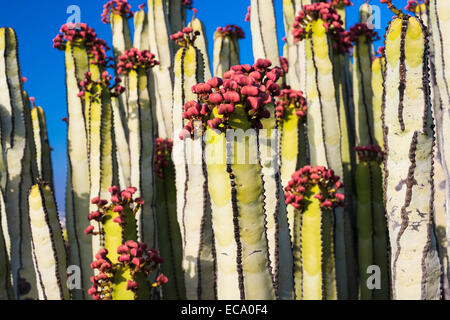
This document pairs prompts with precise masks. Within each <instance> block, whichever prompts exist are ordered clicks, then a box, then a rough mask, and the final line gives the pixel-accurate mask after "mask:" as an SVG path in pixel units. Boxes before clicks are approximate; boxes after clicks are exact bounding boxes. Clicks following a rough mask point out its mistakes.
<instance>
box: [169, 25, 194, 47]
mask: <svg viewBox="0 0 450 320" xmlns="http://www.w3.org/2000/svg"><path fill="white" fill-rule="evenodd" d="M199 35H200V31H195V32H194V29H192V28H191V27H186V28H183V30H181V31H178V32H177V33H174V34H172V35H171V36H170V40H173V41H175V42H176V43H177V44H178V45H179V46H180V47H186V46H188V45H189V44H193V43H194V42H195V39H196V38H197V37H198V36H199Z"/></svg>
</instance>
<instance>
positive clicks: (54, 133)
mask: <svg viewBox="0 0 450 320" xmlns="http://www.w3.org/2000/svg"><path fill="white" fill-rule="evenodd" d="M129 2H130V4H131V5H132V9H133V11H136V10H137V8H138V5H139V4H141V3H143V2H146V1H145V0H129ZM353 2H354V6H353V7H350V8H348V9H347V26H351V25H353V24H354V23H356V22H357V20H358V8H359V6H360V5H361V4H362V3H363V2H364V1H363V0H353ZM104 3H106V0H58V1H54V0H43V1H29V0H15V1H10V2H8V8H7V9H5V10H0V26H2V27H3V26H7V27H12V28H14V29H15V30H16V32H17V34H18V38H19V53H20V62H21V66H22V75H23V76H25V77H27V78H28V82H27V83H26V85H25V89H26V90H27V91H28V92H29V94H30V96H34V97H36V102H37V104H38V105H41V106H42V107H43V108H44V109H45V111H46V115H47V124H48V130H49V139H50V143H51V146H52V147H53V148H54V149H55V150H54V152H53V155H52V156H53V158H52V160H53V168H54V177H55V185H56V187H55V189H56V190H55V193H56V198H57V201H58V205H59V209H60V211H64V194H65V193H64V190H65V180H66V168H67V159H66V124H65V123H64V122H62V121H61V119H62V118H64V117H65V116H66V115H67V108H66V88H65V75H64V73H65V71H64V54H63V53H62V52H59V51H57V50H55V49H53V48H52V39H53V38H54V37H55V35H56V34H57V33H58V31H59V28H60V27H61V25H62V24H64V23H65V22H66V20H67V18H68V17H69V15H68V14H67V13H66V11H67V8H68V7H69V6H70V5H77V6H79V7H80V8H81V20H82V22H86V23H88V24H89V26H91V27H93V28H94V29H96V31H97V33H98V35H99V37H101V38H103V39H105V40H106V41H107V42H108V43H109V44H111V29H110V27H109V25H104V24H103V23H102V22H101V21H100V20H101V18H100V15H101V13H102V8H103V4H104ZM274 3H275V6H276V15H277V23H278V29H277V31H278V35H279V39H280V40H279V41H280V42H281V38H282V37H284V26H283V16H282V14H283V13H282V0H274ZM394 3H395V4H396V5H398V6H399V7H402V8H403V7H404V6H405V5H406V0H396V1H394ZM249 4H250V0H228V1H212V0H194V7H196V8H197V9H198V10H199V12H198V18H200V19H201V20H202V21H203V22H204V23H205V26H206V30H207V36H208V39H209V49H210V56H211V57H212V38H213V34H214V32H215V30H216V28H217V27H219V26H225V25H227V24H236V25H239V26H241V27H242V28H243V29H244V31H245V33H246V35H247V37H246V38H245V39H243V40H241V42H240V48H241V51H240V52H241V63H249V64H252V63H253V55H252V43H251V37H250V24H249V23H247V22H245V21H244V18H245V15H246V12H247V7H248V6H249ZM371 4H374V5H378V6H379V7H380V8H381V29H380V30H377V31H378V32H379V33H380V35H381V36H382V38H383V35H384V29H385V27H386V26H387V23H388V21H389V20H390V19H391V18H392V14H391V12H390V11H389V10H388V9H387V6H386V5H381V4H380V3H379V0H372V1H371ZM188 17H189V18H190V17H191V13H189V16H188ZM382 40H383V39H382ZM379 45H382V41H379V42H378V43H376V46H379ZM280 48H282V46H280Z"/></svg>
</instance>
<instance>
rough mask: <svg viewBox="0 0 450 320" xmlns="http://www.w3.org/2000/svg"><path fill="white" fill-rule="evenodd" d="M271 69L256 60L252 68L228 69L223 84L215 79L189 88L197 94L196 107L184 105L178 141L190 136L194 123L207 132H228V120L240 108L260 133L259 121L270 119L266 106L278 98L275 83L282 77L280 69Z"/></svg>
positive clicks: (241, 66)
mask: <svg viewBox="0 0 450 320" xmlns="http://www.w3.org/2000/svg"><path fill="white" fill-rule="evenodd" d="M271 66H272V63H271V62H270V61H269V60H267V59H259V60H258V61H256V63H255V64H254V65H253V66H251V65H237V66H233V67H231V69H230V70H229V71H227V72H225V74H224V79H223V80H222V79H221V78H217V77H215V78H212V79H211V80H209V81H208V82H207V83H199V84H197V85H195V86H193V87H192V92H194V93H195V94H197V96H198V101H199V102H200V103H199V102H197V101H189V102H187V103H186V104H185V105H184V113H183V118H184V119H186V120H189V122H188V123H187V125H186V126H185V128H184V129H183V132H182V133H181V135H180V138H181V139H184V137H186V136H191V135H192V134H193V132H194V122H195V121H201V122H202V124H203V125H205V124H207V125H208V126H209V127H210V128H211V129H218V130H221V131H226V130H227V129H231V125H230V123H229V120H230V116H231V115H232V114H233V112H235V110H236V109H237V108H243V110H244V112H245V114H246V115H247V116H248V120H249V121H250V122H251V125H252V127H253V128H255V129H262V124H261V121H260V120H261V119H263V118H269V117H270V112H269V111H268V110H267V109H266V106H267V105H268V104H270V103H272V102H273V100H274V97H276V96H278V95H279V94H280V86H279V85H278V84H277V81H278V79H279V78H280V77H282V76H283V74H284V73H283V70H282V69H281V68H280V67H274V68H270V67H271Z"/></svg>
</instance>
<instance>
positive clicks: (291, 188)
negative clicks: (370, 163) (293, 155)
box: [285, 166, 344, 300]
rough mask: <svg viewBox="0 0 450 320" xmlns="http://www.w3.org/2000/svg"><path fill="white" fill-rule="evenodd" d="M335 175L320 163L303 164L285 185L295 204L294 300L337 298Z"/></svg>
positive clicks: (340, 200)
mask: <svg viewBox="0 0 450 320" xmlns="http://www.w3.org/2000/svg"><path fill="white" fill-rule="evenodd" d="M340 188H341V183H340V182H339V177H337V176H335V175H334V172H333V171H332V170H328V169H326V168H324V167H320V166H316V167H311V166H305V167H303V168H302V169H300V170H299V171H297V172H295V173H294V175H293V176H292V180H291V181H290V182H289V185H288V186H287V187H286V189H285V190H286V204H288V205H291V206H293V207H294V208H295V216H296V221H295V228H294V229H295V235H294V239H295V245H294V263H295V270H296V273H295V275H296V276H295V285H296V288H295V291H296V299H298V300H334V299H337V286H336V266H335V253H334V243H333V242H334V241H335V238H334V236H333V232H334V231H333V229H334V228H333V219H334V218H333V210H332V209H333V208H335V207H338V206H343V205H344V195H343V194H340V193H338V190H339V189H340Z"/></svg>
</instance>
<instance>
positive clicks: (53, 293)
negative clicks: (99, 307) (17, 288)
mask: <svg viewBox="0 0 450 320" xmlns="http://www.w3.org/2000/svg"><path fill="white" fill-rule="evenodd" d="M28 201H29V217H30V228H31V244H32V248H33V260H34V268H35V270H36V274H37V277H38V292H39V300H68V299H69V298H70V294H69V289H68V287H67V257H66V248H65V245H64V239H63V236H62V229H61V225H60V223H59V218H58V209H57V206H56V202H55V198H54V196H53V193H52V191H51V189H50V187H49V185H47V184H46V183H44V182H42V183H41V184H37V185H34V186H33V187H32V188H31V189H30V192H29V195H28Z"/></svg>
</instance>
